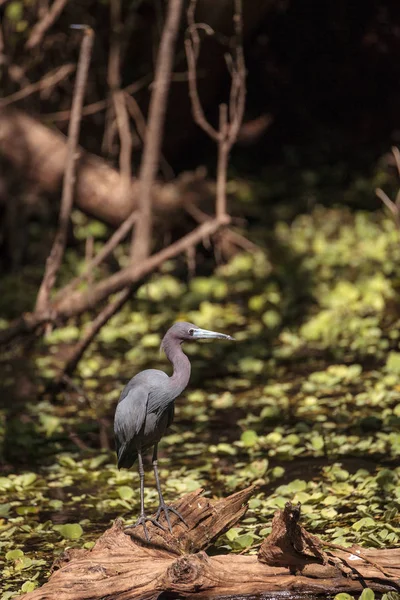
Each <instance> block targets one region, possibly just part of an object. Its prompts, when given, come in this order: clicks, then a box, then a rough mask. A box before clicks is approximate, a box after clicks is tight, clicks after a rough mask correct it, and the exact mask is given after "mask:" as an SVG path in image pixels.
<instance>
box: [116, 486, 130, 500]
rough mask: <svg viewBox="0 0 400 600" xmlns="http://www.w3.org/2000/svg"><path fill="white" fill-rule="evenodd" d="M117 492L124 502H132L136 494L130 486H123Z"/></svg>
mask: <svg viewBox="0 0 400 600" xmlns="http://www.w3.org/2000/svg"><path fill="white" fill-rule="evenodd" d="M117 492H118V494H119V497H120V498H121V499H122V500H130V499H131V498H132V496H133V494H134V491H133V489H132V488H131V487H129V486H128V485H121V486H120V487H119V488H118V490H117Z"/></svg>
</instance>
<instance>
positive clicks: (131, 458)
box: [117, 444, 137, 469]
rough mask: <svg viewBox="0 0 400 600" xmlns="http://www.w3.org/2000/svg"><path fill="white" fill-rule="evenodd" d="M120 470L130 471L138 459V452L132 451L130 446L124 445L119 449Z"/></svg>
mask: <svg viewBox="0 0 400 600" xmlns="http://www.w3.org/2000/svg"><path fill="white" fill-rule="evenodd" d="M117 456H118V469H121V468H124V469H130V468H131V466H132V465H133V464H134V463H135V461H136V459H137V452H136V451H135V450H132V448H130V447H129V445H128V444H122V445H121V446H119V448H117Z"/></svg>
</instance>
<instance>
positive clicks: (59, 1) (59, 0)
mask: <svg viewBox="0 0 400 600" xmlns="http://www.w3.org/2000/svg"><path fill="white" fill-rule="evenodd" d="M67 2H68V0H54V2H53V4H52V5H51V8H50V9H49V11H48V12H46V13H45V15H44V16H43V18H42V19H41V20H40V21H39V22H38V23H36V25H35V26H34V27H32V32H31V34H30V36H29V38H28V40H27V42H26V44H25V48H27V49H28V50H32V48H35V47H36V46H38V45H39V44H40V43H41V41H42V39H43V36H44V34H45V33H46V31H47V30H48V29H49V28H50V27H51V26H52V25H53V23H54V22H55V21H56V20H57V19H58V17H59V16H60V15H61V13H62V11H63V10H64V7H65V5H66V4H67Z"/></svg>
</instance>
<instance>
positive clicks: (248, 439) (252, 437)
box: [240, 429, 258, 448]
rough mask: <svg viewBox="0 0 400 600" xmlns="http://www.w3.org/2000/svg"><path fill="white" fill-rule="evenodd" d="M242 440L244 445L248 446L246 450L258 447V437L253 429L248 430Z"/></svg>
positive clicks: (241, 437)
mask: <svg viewBox="0 0 400 600" xmlns="http://www.w3.org/2000/svg"><path fill="white" fill-rule="evenodd" d="M240 440H241V441H242V443H243V445H244V446H246V448H251V447H252V446H255V445H256V443H257V441H258V435H257V433H256V432H255V431H253V430H252V429H248V430H247V431H244V432H243V433H242V435H241V436H240Z"/></svg>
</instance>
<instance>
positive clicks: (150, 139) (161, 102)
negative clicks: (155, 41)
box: [131, 0, 183, 261]
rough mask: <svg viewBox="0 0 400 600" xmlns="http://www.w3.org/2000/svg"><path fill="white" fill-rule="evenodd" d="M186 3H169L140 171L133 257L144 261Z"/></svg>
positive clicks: (149, 237)
mask: <svg viewBox="0 0 400 600" xmlns="http://www.w3.org/2000/svg"><path fill="white" fill-rule="evenodd" d="M182 2H183V0H169V3H168V10H167V17H166V21H165V25H164V28H163V32H162V36H161V42H160V47H159V50H158V55H157V64H156V70H155V76H154V85H153V89H152V94H151V99H150V106H149V116H148V126H147V130H146V140H145V145H144V150H143V155H142V162H141V165H140V170H139V183H140V203H139V213H140V219H139V222H138V224H137V225H136V227H135V234H134V236H133V237H132V247H131V257H132V258H133V259H134V260H135V261H141V260H143V259H144V258H146V257H147V256H148V255H149V254H150V244H151V231H152V205H151V187H152V185H153V182H154V179H155V177H156V174H157V169H158V164H159V156H160V150H161V138H162V131H163V128H164V121H165V113H166V108H167V97H168V92H169V88H170V83H171V73H172V66H173V59H174V48H175V42H176V38H177V35H178V30H179V22H180V18H181V11H182Z"/></svg>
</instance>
